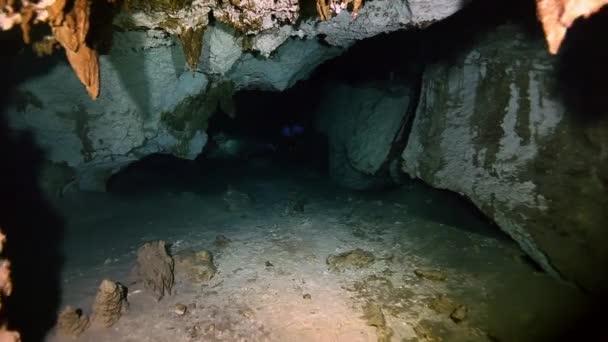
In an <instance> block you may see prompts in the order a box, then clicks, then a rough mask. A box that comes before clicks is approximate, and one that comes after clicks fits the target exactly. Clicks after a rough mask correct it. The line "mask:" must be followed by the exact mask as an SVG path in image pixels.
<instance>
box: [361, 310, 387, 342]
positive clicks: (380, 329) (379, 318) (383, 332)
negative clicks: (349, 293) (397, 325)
mask: <svg viewBox="0 0 608 342" xmlns="http://www.w3.org/2000/svg"><path fill="white" fill-rule="evenodd" d="M363 311H364V313H365V315H364V316H363V318H365V319H366V320H367V324H368V325H370V326H372V327H376V334H377V335H378V342H390V341H391V337H392V336H393V329H391V328H389V327H388V326H387V325H386V319H385V317H384V313H383V312H382V309H381V308H380V307H379V306H378V305H376V304H373V303H367V304H366V305H365V307H363Z"/></svg>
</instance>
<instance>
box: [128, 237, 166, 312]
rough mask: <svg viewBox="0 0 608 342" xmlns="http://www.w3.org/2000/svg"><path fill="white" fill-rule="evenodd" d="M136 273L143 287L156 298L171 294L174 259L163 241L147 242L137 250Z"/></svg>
mask: <svg viewBox="0 0 608 342" xmlns="http://www.w3.org/2000/svg"><path fill="white" fill-rule="evenodd" d="M136 267H137V275H138V276H139V279H140V280H141V281H143V283H144V287H145V288H146V289H147V290H149V291H150V292H152V293H153V294H154V295H155V297H156V299H157V300H160V299H162V298H163V297H164V295H165V294H171V289H172V288H173V282H174V274H173V272H174V261H173V258H172V257H171V256H170V255H169V253H168V252H167V247H166V242H165V241H155V242H148V243H146V244H144V245H143V246H141V247H140V248H139V250H138V251H137V266H136Z"/></svg>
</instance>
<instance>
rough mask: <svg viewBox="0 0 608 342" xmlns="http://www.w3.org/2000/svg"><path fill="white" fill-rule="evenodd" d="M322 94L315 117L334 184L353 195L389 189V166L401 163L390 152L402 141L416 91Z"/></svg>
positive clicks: (356, 89) (339, 89) (385, 86)
mask: <svg viewBox="0 0 608 342" xmlns="http://www.w3.org/2000/svg"><path fill="white" fill-rule="evenodd" d="M323 93H324V94H326V95H325V97H324V98H323V99H322V100H321V104H320V108H319V110H318V113H317V117H318V126H319V130H320V131H321V132H323V133H324V134H326V135H327V136H328V139H329V171H330V176H331V177H332V179H334V180H335V181H336V182H337V183H338V184H341V185H343V186H345V187H348V188H352V189H356V190H363V189H368V188H374V187H381V186H385V185H387V184H390V183H391V177H390V172H389V165H390V162H391V160H393V159H395V158H399V151H398V150H395V149H394V147H395V146H399V144H400V143H401V142H402V140H404V139H405V138H404V137H403V130H404V127H405V124H406V122H407V120H408V119H409V118H410V117H411V116H410V115H411V114H413V108H414V106H413V104H415V102H416V101H415V100H416V97H415V94H416V89H415V87H413V86H409V85H408V84H402V83H399V82H390V81H387V82H378V83H373V84H365V85H348V84H332V85H330V86H328V87H327V89H326V91H324V92H323ZM395 152H397V153H395Z"/></svg>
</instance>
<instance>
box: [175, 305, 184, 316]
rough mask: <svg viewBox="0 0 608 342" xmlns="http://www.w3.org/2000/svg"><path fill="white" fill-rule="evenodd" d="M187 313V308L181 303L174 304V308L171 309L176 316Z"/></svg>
mask: <svg viewBox="0 0 608 342" xmlns="http://www.w3.org/2000/svg"><path fill="white" fill-rule="evenodd" d="M187 311H188V307H187V306H186V305H184V304H182V303H177V304H175V308H174V309H173V312H175V314H176V315H178V316H183V315H185V314H186V312H187Z"/></svg>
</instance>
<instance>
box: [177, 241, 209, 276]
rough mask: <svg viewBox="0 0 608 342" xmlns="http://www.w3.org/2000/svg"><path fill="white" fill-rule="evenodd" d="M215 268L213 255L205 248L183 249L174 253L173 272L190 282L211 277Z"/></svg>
mask: <svg viewBox="0 0 608 342" xmlns="http://www.w3.org/2000/svg"><path fill="white" fill-rule="evenodd" d="M216 271H217V268H216V267H215V264H214V263H213V255H212V254H211V252H209V251H207V250H200V251H194V250H191V249H187V250H183V251H181V252H179V253H177V254H176V255H175V272H176V274H178V275H179V276H182V277H184V278H186V279H187V280H189V281H192V282H197V283H201V282H207V281H209V280H211V278H213V276H214V275H215V272H216Z"/></svg>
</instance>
